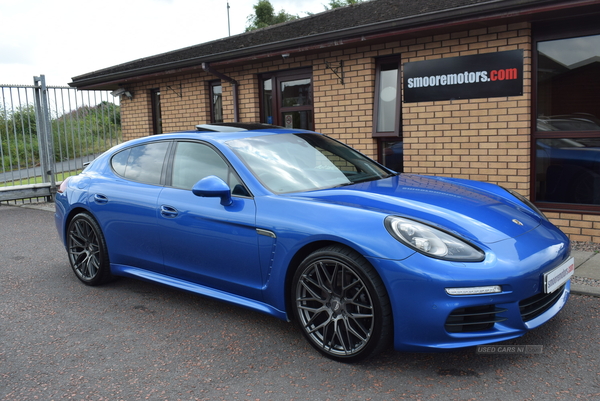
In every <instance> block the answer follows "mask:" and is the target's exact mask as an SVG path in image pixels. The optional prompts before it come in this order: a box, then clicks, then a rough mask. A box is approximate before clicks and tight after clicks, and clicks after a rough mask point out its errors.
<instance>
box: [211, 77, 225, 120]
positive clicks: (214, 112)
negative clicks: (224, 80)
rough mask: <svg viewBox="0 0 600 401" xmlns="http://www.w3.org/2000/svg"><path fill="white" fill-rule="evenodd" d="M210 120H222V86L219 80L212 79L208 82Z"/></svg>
mask: <svg viewBox="0 0 600 401" xmlns="http://www.w3.org/2000/svg"><path fill="white" fill-rule="evenodd" d="M210 96H211V103H210V111H211V113H210V122H211V123H222V122H223V87H222V86H221V81H213V82H211V83H210Z"/></svg>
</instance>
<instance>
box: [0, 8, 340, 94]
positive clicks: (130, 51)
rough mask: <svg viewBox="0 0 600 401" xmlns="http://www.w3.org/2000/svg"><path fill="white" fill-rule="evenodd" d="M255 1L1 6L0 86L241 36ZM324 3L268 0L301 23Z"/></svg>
mask: <svg viewBox="0 0 600 401" xmlns="http://www.w3.org/2000/svg"><path fill="white" fill-rule="evenodd" d="M257 2H258V0H229V1H227V0H101V1H89V0H0V21H1V26H2V29H1V30H0V86H2V85H33V77H34V76H39V75H42V74H43V75H44V76H45V78H46V85H48V86H67V85H68V83H69V82H71V81H72V80H71V78H72V77H76V76H79V75H83V74H87V73H89V72H93V71H97V70H101V69H103V68H107V67H111V66H114V65H117V64H121V63H126V62H129V61H133V60H137V59H140V58H144V57H149V56H153V55H156V54H160V53H165V52H168V51H172V50H177V49H181V48H185V47H188V46H193V45H196V44H199V43H205V42H209V41H212V40H216V39H220V38H224V37H227V36H228V35H229V30H228V17H227V14H228V13H227V4H228V3H229V6H230V8H229V21H230V26H231V28H230V31H231V35H232V36H233V35H237V34H241V33H243V32H244V30H245V28H246V25H247V18H248V16H249V15H252V14H254V8H253V7H252V6H253V5H255V4H256V3H257ZM328 3H329V0H271V4H272V5H273V7H274V9H275V12H279V11H280V10H285V12H287V13H288V14H296V15H299V16H300V17H304V16H306V15H307V14H306V13H307V12H311V13H319V12H322V11H325V5H326V4H328Z"/></svg>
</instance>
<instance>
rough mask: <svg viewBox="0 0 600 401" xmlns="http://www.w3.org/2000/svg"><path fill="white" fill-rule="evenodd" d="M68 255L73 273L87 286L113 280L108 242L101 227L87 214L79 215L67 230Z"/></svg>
mask: <svg viewBox="0 0 600 401" xmlns="http://www.w3.org/2000/svg"><path fill="white" fill-rule="evenodd" d="M67 253H68V254H69V262H70V263H71V267H72V268H73V272H75V275H76V276H77V278H78V279H79V280H81V281H82V282H84V283H85V284H87V285H99V284H102V283H104V282H106V281H108V280H109V279H110V278H111V274H110V263H109V261H108V252H107V250H106V242H105V241H104V236H103V235H102V230H101V229H100V226H99V225H98V223H97V222H96V220H94V218H93V217H91V216H90V215H89V214H87V213H79V214H78V215H76V216H75V217H73V219H72V220H71V222H70V223H69V227H68V228H67Z"/></svg>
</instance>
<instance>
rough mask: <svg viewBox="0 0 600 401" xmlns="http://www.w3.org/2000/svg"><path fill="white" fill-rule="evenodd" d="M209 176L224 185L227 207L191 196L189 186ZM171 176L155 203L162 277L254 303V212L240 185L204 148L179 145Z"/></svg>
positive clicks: (257, 281) (257, 276)
mask: <svg viewBox="0 0 600 401" xmlns="http://www.w3.org/2000/svg"><path fill="white" fill-rule="evenodd" d="M210 175H215V176H217V177H219V178H221V179H223V180H224V181H225V182H226V183H227V184H228V185H229V186H230V188H231V189H232V192H233V194H234V202H233V204H232V205H230V206H223V205H221V203H220V199H219V198H202V197H198V196H196V195H194V194H193V193H192V191H191V188H192V187H193V185H194V184H195V183H196V182H198V181H199V180H200V179H202V178H204V177H207V176H210ZM171 177H172V180H171V185H170V186H169V187H166V188H165V189H164V190H163V191H162V192H161V194H160V197H159V200H158V208H159V229H160V232H161V246H162V249H163V255H164V261H165V271H166V274H169V275H172V276H175V277H179V278H182V279H184V280H187V281H191V282H194V283H198V284H202V285H205V286H208V287H211V288H215V289H218V290H222V291H226V292H230V293H233V294H237V295H241V296H244V297H248V298H252V299H257V300H259V299H260V297H261V295H260V289H261V287H262V276H261V270H260V261H259V254H258V234H257V233H256V225H255V215H256V207H255V204H254V200H253V199H252V198H251V197H249V196H247V192H245V190H243V189H240V188H243V185H242V183H241V181H240V180H239V178H238V177H237V175H236V174H235V172H234V171H233V169H232V168H231V166H229V164H228V163H226V162H225V160H224V159H223V158H222V157H221V155H220V154H219V153H218V152H217V151H216V150H215V149H213V148H212V147H210V146H208V145H206V144H203V143H199V142H180V143H178V144H177V148H176V149H175V155H174V158H173V168H172V174H171ZM236 194H241V196H235V195H236Z"/></svg>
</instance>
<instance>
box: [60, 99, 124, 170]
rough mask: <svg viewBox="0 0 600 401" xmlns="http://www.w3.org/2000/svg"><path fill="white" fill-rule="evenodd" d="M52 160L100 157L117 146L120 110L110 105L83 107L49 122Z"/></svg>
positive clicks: (119, 132)
mask: <svg viewBox="0 0 600 401" xmlns="http://www.w3.org/2000/svg"><path fill="white" fill-rule="evenodd" d="M52 135H53V137H54V159H55V160H56V161H62V160H69V159H74V158H77V157H82V156H87V155H90V154H99V153H102V152H104V151H105V150H106V149H108V148H110V147H111V146H113V145H116V144H117V143H118V142H120V138H121V109H120V106H117V105H115V104H113V103H109V102H102V103H100V104H98V105H97V106H93V107H90V106H83V107H80V108H78V109H77V110H74V111H72V112H70V113H68V114H65V115H63V116H61V117H60V118H57V119H55V120H53V121H52Z"/></svg>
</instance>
